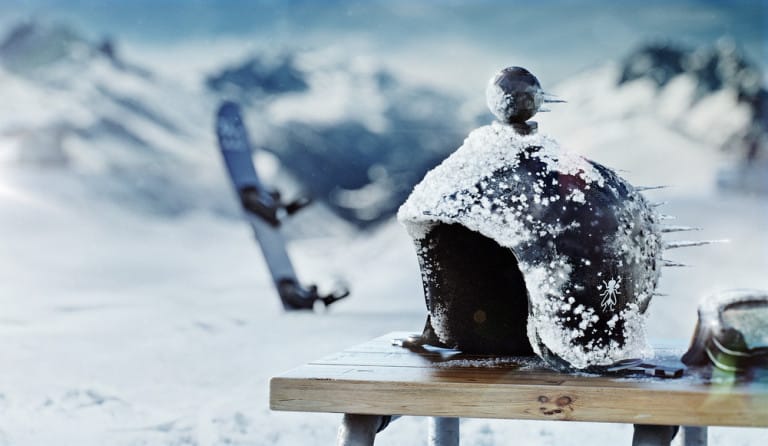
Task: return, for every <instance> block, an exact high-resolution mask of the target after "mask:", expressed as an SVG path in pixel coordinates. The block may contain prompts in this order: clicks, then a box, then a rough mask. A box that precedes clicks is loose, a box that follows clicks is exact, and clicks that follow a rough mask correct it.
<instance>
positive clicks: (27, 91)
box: [0, 22, 768, 228]
mask: <svg viewBox="0 0 768 446" xmlns="http://www.w3.org/2000/svg"><path fill="white" fill-rule="evenodd" d="M718 45H719V46H716V47H714V48H715V49H710V50H707V49H703V50H698V51H686V50H682V49H678V48H676V47H672V46H668V45H667V46H656V45H651V46H646V47H643V48H640V49H639V50H637V51H635V52H633V53H632V54H630V55H629V56H628V57H627V58H626V60H625V61H624V62H623V64H622V65H621V66H618V67H617V66H604V67H600V68H597V69H595V70H592V71H590V72H585V73H583V74H582V75H579V76H574V77H572V78H570V79H567V80H566V81H564V82H562V83H561V84H560V85H553V86H545V87H546V88H547V89H550V90H552V91H554V92H556V93H558V94H560V95H561V96H562V97H563V98H565V99H567V100H568V101H569V103H568V104H567V105H564V106H558V107H556V109H555V110H554V113H551V114H549V115H544V114H542V115H539V116H537V117H536V118H535V119H538V120H539V121H540V122H541V123H542V127H541V129H542V131H543V132H551V133H553V134H554V135H555V136H558V137H559V139H560V140H561V142H563V143H564V144H566V145H571V146H574V147H575V148H577V149H578V150H581V151H582V152H583V153H587V154H590V155H592V156H594V157H595V158H597V159H598V160H601V159H602V160H603V161H604V162H608V163H609V164H610V163H611V161H612V159H613V158H616V159H617V162H616V163H614V164H615V165H616V167H617V168H623V169H631V170H632V171H633V172H634V173H635V174H637V175H639V176H640V179H641V181H643V182H644V181H646V180H645V179H644V178H643V177H642V174H643V172H644V171H646V170H647V172H648V173H649V174H650V173H653V176H652V178H649V179H648V180H647V181H655V182H659V181H661V182H667V178H669V179H670V180H674V179H675V178H676V172H674V171H673V170H674V169H673V168H672V167H670V168H669V170H670V172H669V174H668V175H667V176H666V177H665V176H664V175H659V174H658V173H657V172H655V169H651V166H654V165H655V163H654V161H655V160H658V159H661V158H666V159H672V160H674V159H676V158H679V159H689V158H688V152H687V150H688V149H687V148H688V147H693V146H696V148H692V149H691V150H694V151H697V152H699V153H698V155H697V157H703V158H706V159H710V158H711V163H709V164H707V165H708V166H711V165H723V164H729V163H730V164H733V165H737V164H738V163H742V164H744V162H745V161H744V160H745V159H747V160H749V162H750V163H752V164H756V165H758V166H766V165H768V163H766V162H764V161H763V160H765V159H766V158H768V155H766V154H765V152H766V150H765V127H764V122H765V119H764V103H765V101H764V97H765V88H764V87H762V86H760V84H759V81H758V84H757V86H755V79H758V80H759V79H760V78H761V76H760V74H759V71H757V68H755V66H754V65H753V64H750V63H749V62H748V61H746V60H745V59H744V58H743V57H741V56H739V55H738V53H737V52H736V51H735V49H734V48H733V47H732V46H730V47H729V46H728V45H727V44H726V43H722V42H721V43H720V44H718ZM346 56H347V55H346V54H342V53H339V52H334V51H332V50H323V49H302V50H283V51H281V52H274V53H258V54H251V55H249V56H248V57H246V58H245V59H243V60H242V61H241V62H240V63H237V64H233V65H228V66H225V67H223V68H221V69H219V70H217V71H215V72H214V73H212V74H209V75H208V77H207V79H205V86H206V88H207V90H208V93H201V92H200V90H192V89H189V88H188V87H185V86H184V85H182V84H180V83H178V82H174V80H173V79H170V78H167V77H163V76H160V75H157V74H154V73H152V72H151V70H149V69H147V68H144V67H142V66H141V65H140V64H139V63H133V62H128V61H126V60H124V58H123V57H122V56H121V55H120V52H119V51H118V47H117V45H116V44H115V42H113V41H110V40H104V41H102V42H91V41H88V40H87V39H85V38H83V37H82V36H80V35H79V34H78V33H77V32H75V31H73V30H72V29H69V28H66V27H64V26H61V25H46V24H41V23H37V22H27V23H22V24H19V25H17V26H16V27H14V28H13V29H11V30H10V31H9V32H8V34H7V36H6V37H5V39H4V40H2V42H1V43H0V79H1V80H2V82H1V83H0V93H1V94H2V96H3V98H4V99H5V100H6V101H7V103H10V104H14V106H13V107H10V108H9V107H6V108H4V109H3V112H0V113H2V114H3V116H2V118H3V119H2V121H0V122H2V124H0V144H2V145H0V159H2V160H3V162H4V163H6V164H11V165H19V164H21V165H27V166H30V165H32V166H36V167H38V168H40V167H45V168H48V169H62V170H64V171H67V172H71V173H73V174H75V175H77V176H78V177H79V178H80V179H81V181H83V182H84V184H87V185H89V186H88V189H91V190H93V191H94V192H93V193H96V194H98V195H100V196H101V197H102V198H103V199H104V200H106V201H111V202H114V203H117V204H119V205H123V206H128V207H132V208H135V209H137V210H139V211H142V212H149V213H154V214H161V215H179V214H181V213H184V212H188V211H190V210H194V209H208V210H211V211H213V212H214V213H218V214H222V215H237V206H236V203H235V202H234V200H233V199H232V194H231V191H230V190H229V186H228V184H227V180H226V178H224V175H223V172H224V171H223V169H222V168H221V161H220V160H219V159H218V153H217V151H216V143H215V140H214V137H213V132H212V130H211V128H212V114H213V110H214V109H215V106H216V103H217V102H218V100H220V99H221V98H235V99H237V100H239V101H241V102H243V103H244V104H245V105H246V107H247V119H248V124H249V128H250V130H251V136H252V138H253V139H254V141H255V143H256V144H257V145H258V146H261V147H263V148H265V149H266V151H261V153H260V154H259V155H258V156H257V164H259V167H260V169H262V170H263V171H264V174H265V176H266V177H267V180H268V181H269V182H271V183H273V184H274V185H275V186H277V187H280V188H284V189H286V188H287V190H288V191H289V194H291V193H301V192H300V191H301V190H302V189H303V190H304V192H303V193H309V194H310V195H313V196H314V197H315V199H316V200H317V201H319V202H321V203H322V204H325V205H327V207H328V208H329V209H330V210H332V211H333V212H335V213H336V214H338V215H339V216H341V217H342V218H344V219H346V220H348V221H350V222H352V223H353V224H354V225H356V226H358V227H361V228H366V227H370V226H371V225H373V224H376V223H379V222H382V221H385V220H387V219H389V218H391V216H392V215H393V214H394V212H395V211H396V209H397V207H398V206H399V205H400V203H402V201H403V200H404V199H405V197H406V196H407V195H408V193H409V192H410V190H411V188H412V187H413V185H414V184H415V183H417V182H418V181H419V180H420V179H421V178H422V177H423V175H424V173H425V172H426V171H427V170H429V169H430V168H431V167H433V166H435V165H436V164H437V163H439V162H440V161H441V160H442V159H444V158H445V156H446V155H447V154H448V153H450V152H452V151H453V150H454V149H455V148H456V147H458V146H459V145H460V144H461V141H462V139H463V138H464V137H465V136H466V134H467V133H468V132H469V130H471V129H472V128H474V127H476V126H477V125H479V124H482V123H487V122H489V121H490V120H491V117H490V115H489V114H488V112H487V111H486V110H485V108H484V106H483V105H482V104H481V103H479V101H478V100H477V98H476V97H463V96H460V95H458V94H454V93H451V92H447V91H444V90H440V89H437V88H434V87H428V86H424V85H422V84H419V83H415V82H411V81H409V80H408V78H407V76H405V75H404V74H403V73H398V72H393V71H391V70H389V69H386V68H384V67H383V65H382V64H380V63H378V62H376V61H374V60H365V59H353V60H349V59H348V58H347V57H346ZM139 62H140V61H139ZM482 88H483V86H482V85H479V86H478V88H477V90H478V95H477V96H478V97H480V96H481V93H482ZM571 110H573V111H571ZM598 126H599V127H600V128H601V129H603V131H601V132H600V134H595V133H594V132H593V131H592V130H591V129H594V128H597V127H598ZM612 128H613V129H617V130H616V131H617V132H618V131H619V130H618V129H621V130H620V131H621V132H626V131H628V130H627V129H629V131H630V132H631V131H635V130H636V131H638V132H639V133H646V135H643V134H638V135H637V138H635V139H633V141H635V142H636V144H638V146H639V147H637V149H633V151H635V150H636V151H637V153H631V154H619V153H616V149H614V148H613V147H611V145H612V144H613V141H612V140H611V137H610V136H611V132H610V131H607V132H606V131H605V129H609V130H610V129H612ZM647 132H662V133H663V134H664V135H666V136H665V139H664V140H665V141H677V142H675V143H674V145H675V148H673V149H671V148H669V147H665V148H658V149H659V152H658V153H655V152H654V150H656V148H653V147H648V146H647V144H646V145H644V144H645V142H647V141H648V137H647ZM616 136H617V137H622V136H621V135H618V134H617V135H616ZM606 138H607V139H606ZM750 141H751V143H750ZM750 144H751V145H750ZM700 146H704V147H706V149H703V150H702V149H700V148H699V147H700ZM721 147H731V148H732V150H726V151H721V150H720V148H721ZM267 151H268V152H269V153H271V154H272V155H270V154H269V153H267ZM603 152H605V153H603ZM628 159H630V160H631V162H627V160H628ZM708 162H709V161H708ZM761 163H763V164H761ZM669 165H670V166H676V167H675V169H678V168H680V167H681V166H679V165H677V164H675V163H670V164H669ZM711 170H712V169H711V168H708V169H704V170H703V171H697V174H696V178H699V180H696V181H693V182H692V183H691V182H689V184H695V187H705V188H710V187H712V185H714V184H716V176H717V172H712V171H711ZM764 171H765V169H764V168H759V169H758V172H759V173H761V175H762V172H764ZM721 177H722V174H721ZM740 177H743V175H741V176H740ZM721 182H722V178H721ZM691 187H693V186H691ZM323 215H326V214H323Z"/></svg>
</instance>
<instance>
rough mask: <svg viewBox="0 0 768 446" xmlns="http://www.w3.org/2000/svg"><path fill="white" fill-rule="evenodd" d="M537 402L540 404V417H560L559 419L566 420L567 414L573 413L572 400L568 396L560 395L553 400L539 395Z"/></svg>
mask: <svg viewBox="0 0 768 446" xmlns="http://www.w3.org/2000/svg"><path fill="white" fill-rule="evenodd" d="M537 401H538V402H539V403H540V406H539V412H540V413H541V414H542V415H547V416H552V415H561V417H563V418H567V417H568V414H570V413H571V412H573V406H572V404H573V398H572V397H570V396H568V395H560V396H557V397H553V398H550V397H548V396H546V395H540V396H539V397H538V398H537Z"/></svg>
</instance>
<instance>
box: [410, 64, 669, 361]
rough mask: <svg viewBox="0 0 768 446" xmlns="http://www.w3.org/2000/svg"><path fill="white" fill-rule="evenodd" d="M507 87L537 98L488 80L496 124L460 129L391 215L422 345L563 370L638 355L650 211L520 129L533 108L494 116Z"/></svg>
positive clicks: (517, 80)
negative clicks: (516, 357)
mask: <svg viewBox="0 0 768 446" xmlns="http://www.w3.org/2000/svg"><path fill="white" fill-rule="evenodd" d="M509 77H513V79H509ZM528 87H530V88H528ZM510 88H512V89H519V88H528V89H527V90H526V94H531V97H535V95H536V94H540V95H541V94H543V93H542V92H541V87H540V86H539V82H538V80H537V79H536V78H535V77H534V76H533V75H532V74H530V73H529V72H528V71H527V70H524V69H522V68H517V67H513V68H508V69H505V70H503V71H502V72H500V73H499V75H497V76H496V77H494V78H493V79H491V83H490V84H489V87H488V94H487V96H488V104H489V106H490V107H491V108H492V111H493V112H494V114H496V116H497V117H498V118H499V119H500V121H495V122H493V123H492V124H490V125H487V126H484V127H480V128H478V129H476V130H474V131H473V132H471V133H470V134H469V136H468V137H467V138H466V140H465V141H464V143H463V145H462V146H461V147H460V148H459V149H458V150H456V151H455V152H454V153H453V154H452V155H450V156H449V157H448V158H447V159H446V160H444V161H443V162H442V164H440V165H439V166H437V167H436V168H435V169H433V170H432V171H430V172H429V173H427V175H426V176H425V177H424V179H423V180H422V181H421V183H419V184H418V185H417V186H416V187H415V188H414V190H413V192H412V194H411V195H410V197H409V198H408V199H407V200H406V202H405V203H404V204H403V205H402V207H401V208H400V210H399V213H398V219H399V220H400V221H401V222H402V223H403V224H404V225H405V227H406V229H407V230H408V232H409V234H410V235H411V237H412V238H413V239H414V242H415V246H416V251H417V256H418V259H419V264H420V268H421V273H422V280H423V285H424V293H425V297H426V304H427V310H428V317H427V325H426V327H425V330H424V333H423V335H422V336H423V338H424V340H425V341H427V342H428V343H433V344H437V345H441V346H447V347H451V348H457V349H459V350H462V351H465V352H468V353H490V354H530V353H536V354H537V355H539V356H540V357H542V358H543V359H544V360H546V361H547V362H548V363H549V364H550V365H552V366H554V367H556V368H559V369H562V370H573V369H581V370H584V369H586V370H600V369H601V367H603V366H608V365H611V364H614V363H616V362H618V361H621V360H624V359H627V358H636V357H640V356H643V355H644V354H645V353H647V348H648V347H647V343H646V337H645V330H644V324H645V316H644V313H645V312H646V309H647V308H648V304H649V302H650V300H651V297H652V295H653V293H654V290H655V288H656V284H657V281H658V278H659V274H660V268H661V266H662V264H661V263H662V260H661V251H662V249H663V242H662V238H661V233H660V225H659V222H658V220H659V216H658V215H657V214H656V212H655V211H654V210H653V208H652V206H650V205H649V203H647V202H646V200H645V199H644V198H643V196H642V195H641V194H640V190H639V189H637V188H635V187H633V186H632V185H630V184H629V183H628V182H627V181H625V180H624V179H622V178H621V177H620V176H619V175H617V174H616V172H614V171H613V170H611V169H609V168H607V167H605V166H602V165H600V164H598V163H596V162H593V161H590V160H588V159H585V158H583V157H581V156H579V155H577V154H574V153H571V152H568V151H565V150H562V149H561V147H560V146H559V145H558V143H557V142H556V141H555V140H553V139H551V138H549V137H547V136H544V135H542V134H538V133H536V131H535V126H534V125H532V124H533V123H524V120H525V119H527V118H529V117H530V116H532V115H533V113H535V112H536V111H537V110H538V108H539V106H540V105H541V102H543V101H538V103H536V102H537V101H532V102H531V104H530V105H531V106H532V107H533V113H530V115H528V113H527V112H525V111H524V112H519V111H517V112H514V113H512V112H510V113H507V112H506V111H509V110H510V108H509V107H507V108H506V109H505V106H506V105H510V104H511V105H515V104H524V103H525V101H517V100H516V99H515V98H517V97H519V96H520V95H519V94H517V93H518V92H516V91H510V90H509V89H510ZM494 95H498V97H495V96H494ZM539 97H540V98H541V97H542V96H539ZM543 97H546V95H544V96H543ZM510 98H511V99H510ZM494 107H495V109H494ZM505 110H506V111H505ZM521 116H522V119H521V118H520V117H521ZM521 125H522V127H521ZM526 128H527V129H528V130H530V131H526V130H525V129H526Z"/></svg>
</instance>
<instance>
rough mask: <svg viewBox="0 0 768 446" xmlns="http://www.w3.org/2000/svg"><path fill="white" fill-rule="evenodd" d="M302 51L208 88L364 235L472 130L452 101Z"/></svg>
mask: <svg viewBox="0 0 768 446" xmlns="http://www.w3.org/2000/svg"><path fill="white" fill-rule="evenodd" d="M343 56H344V55H341V54H333V53H330V54H329V53H328V52H324V51H298V52H295V53H290V54H280V55H276V56H269V55H258V56H252V57H249V58H248V59H246V60H245V61H243V62H242V63H241V64H240V65H236V66H233V67H230V68H226V69H224V70H222V71H221V72H220V73H217V74H214V75H211V76H210V77H209V78H208V80H207V85H208V87H209V88H210V89H211V90H212V91H215V92H217V93H219V94H222V95H223V96H225V97H232V96H234V97H236V98H239V99H240V100H241V101H243V100H244V101H246V102H247V103H248V104H249V105H251V108H250V110H249V111H250V113H251V116H250V117H249V118H250V121H251V123H252V127H255V128H257V129H259V131H257V132H256V133H255V135H254V138H255V139H256V140H257V141H258V143H259V145H262V146H263V147H265V148H266V149H267V150H269V151H271V152H272V153H274V154H275V155H276V156H277V157H278V158H279V160H280V162H281V163H282V164H283V165H284V166H285V167H286V168H287V169H288V170H290V171H291V172H292V173H293V174H294V175H295V176H296V177H297V178H298V179H299V181H300V182H301V183H302V184H303V186H304V188H305V189H307V190H309V191H312V194H313V195H314V196H315V197H316V198H317V199H319V200H321V201H323V202H325V203H326V204H328V206H329V207H330V208H331V209H333V210H334V211H335V212H337V213H338V214H339V215H341V216H342V217H344V218H345V219H347V220H350V221H352V222H355V223H356V224H357V225H359V226H360V227H368V226H370V225H371V224H375V223H379V222H382V221H384V220H386V219H389V218H390V217H391V216H392V215H394V213H395V211H396V210H397V208H398V206H399V205H400V203H402V202H403V201H404V200H405V198H406V197H407V195H408V193H409V192H410V190H411V188H412V187H413V186H414V185H415V184H416V183H417V182H418V181H419V180H420V179H421V178H422V177H423V176H424V173H426V171H427V170H429V169H430V168H431V167H433V166H435V165H436V164H437V163H438V162H439V161H440V160H442V159H443V158H444V157H445V156H446V155H447V154H448V153H450V152H451V151H453V150H454V149H455V148H456V147H458V145H459V144H460V143H461V140H462V139H463V137H464V135H465V134H466V133H467V131H468V130H469V129H471V128H472V127H473V124H474V122H473V121H474V120H473V119H471V117H470V119H467V118H465V117H463V116H462V115H461V112H462V105H463V100H462V99H461V98H458V97H455V96H453V95H451V94H450V93H449V92H444V91H440V90H437V89H434V88H427V87H424V86H418V85H408V84H406V83H404V82H403V81H402V80H401V79H400V78H399V77H398V76H396V75H395V74H393V73H391V72H389V71H387V70H385V69H383V68H381V67H380V66H377V65H376V64H375V63H371V64H365V63H362V64H361V63H358V64H355V63H350V62H349V61H347V60H345V59H344V57H343Z"/></svg>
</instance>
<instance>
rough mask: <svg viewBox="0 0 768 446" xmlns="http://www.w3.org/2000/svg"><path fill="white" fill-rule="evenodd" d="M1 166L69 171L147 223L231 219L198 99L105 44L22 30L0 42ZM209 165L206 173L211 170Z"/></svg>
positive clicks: (52, 28)
mask: <svg viewBox="0 0 768 446" xmlns="http://www.w3.org/2000/svg"><path fill="white" fill-rule="evenodd" d="M0 95H2V97H3V98H4V102H6V103H7V104H12V107H4V108H3V109H2V112H0V113H2V119H1V120H0V122H2V124H0V144H1V145H0V151H1V153H2V154H1V155H0V156H2V159H3V161H4V163H6V164H10V165H14V164H21V165H26V166H28V167H30V168H46V169H54V170H58V171H66V172H70V173H71V174H73V175H76V176H78V177H79V178H80V179H81V181H82V182H83V183H84V184H87V185H88V189H90V190H92V191H93V193H94V194H96V195H99V196H101V198H103V199H105V200H106V201H110V202H113V203H116V204H118V205H121V206H128V207H132V208H135V209H137V210H142V211H145V212H149V213H154V214H162V215H177V214H179V213H181V212H184V211H187V210H189V209H193V208H196V207H205V208H208V209H212V210H213V211H215V212H219V213H229V214H233V212H234V211H235V210H236V208H235V207H234V206H233V205H232V202H231V201H229V200H226V199H223V198H224V197H226V195H225V194H228V193H230V192H229V191H228V190H227V189H226V183H225V181H224V179H223V178H222V176H221V173H220V172H219V171H218V170H217V167H218V166H217V163H220V161H219V160H218V159H217V156H218V154H217V152H216V150H215V147H216V146H215V142H214V139H213V136H212V131H211V128H212V122H211V120H212V118H211V110H212V109H213V106H214V104H213V103H212V102H210V101H209V100H207V98H205V97H200V96H199V95H196V94H193V93H192V92H190V91H185V90H184V89H183V88H181V87H179V86H177V85H175V84H174V82H173V81H172V80H170V79H163V78H160V77H157V76H153V75H152V74H151V73H150V72H149V70H147V69H144V68H140V67H138V66H136V65H132V64H130V63H127V62H124V61H123V60H122V59H121V58H120V56H119V53H118V52H117V51H116V49H115V46H114V44H113V43H111V42H109V41H104V42H101V43H94V42H89V41H87V40H86V39H84V38H83V37H81V36H79V35H78V34H77V33H76V32H75V31H73V30H71V29H68V28H66V27H63V26H60V25H46V24H41V23H35V22H30V23H22V24H20V25H18V26H17V27H15V28H14V29H12V30H11V31H10V32H9V33H8V35H7V37H6V38H5V39H4V40H3V41H2V43H0ZM214 166H215V167H214Z"/></svg>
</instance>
